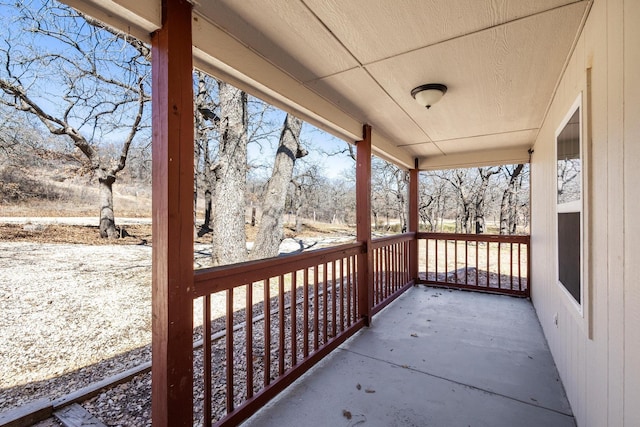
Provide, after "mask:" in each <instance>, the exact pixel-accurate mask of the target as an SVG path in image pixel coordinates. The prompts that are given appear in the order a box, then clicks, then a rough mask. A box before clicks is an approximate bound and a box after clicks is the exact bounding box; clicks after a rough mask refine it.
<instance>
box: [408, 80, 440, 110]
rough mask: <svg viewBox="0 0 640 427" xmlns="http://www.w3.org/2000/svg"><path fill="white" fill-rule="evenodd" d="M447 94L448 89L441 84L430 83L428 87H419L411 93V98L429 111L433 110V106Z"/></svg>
mask: <svg viewBox="0 0 640 427" xmlns="http://www.w3.org/2000/svg"><path fill="white" fill-rule="evenodd" d="M445 93H447V87H446V86H445V85H443V84H440V83H429V84H426V85H421V86H418V87H417V88H414V89H413V90H412V91H411V96H413V99H415V100H416V101H417V102H418V104H420V105H422V106H423V107H427V109H429V108H431V106H432V105H433V104H435V103H436V102H438V101H440V98H442V97H443V96H444V94H445Z"/></svg>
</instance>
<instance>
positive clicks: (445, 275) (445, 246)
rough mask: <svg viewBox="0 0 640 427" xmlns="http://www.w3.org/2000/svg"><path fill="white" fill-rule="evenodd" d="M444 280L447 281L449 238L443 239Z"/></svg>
mask: <svg viewBox="0 0 640 427" xmlns="http://www.w3.org/2000/svg"><path fill="white" fill-rule="evenodd" d="M444 281H445V283H449V239H444Z"/></svg>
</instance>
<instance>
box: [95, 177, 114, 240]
mask: <svg viewBox="0 0 640 427" xmlns="http://www.w3.org/2000/svg"><path fill="white" fill-rule="evenodd" d="M115 180H116V179H115V177H111V176H107V177H104V178H99V179H98V182H99V183H100V237H102V238H105V237H108V238H109V239H117V238H118V237H119V235H118V230H117V229H116V220H115V215H114V213H113V183H114V182H115Z"/></svg>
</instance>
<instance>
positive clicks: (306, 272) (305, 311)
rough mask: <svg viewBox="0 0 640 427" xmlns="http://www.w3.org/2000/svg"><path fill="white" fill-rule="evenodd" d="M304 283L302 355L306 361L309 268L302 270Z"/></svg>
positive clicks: (307, 353) (307, 348)
mask: <svg viewBox="0 0 640 427" xmlns="http://www.w3.org/2000/svg"><path fill="white" fill-rule="evenodd" d="M303 280H304V283H303V284H302V286H303V288H302V294H303V297H302V310H303V312H302V317H303V320H302V322H303V324H302V335H303V339H304V340H303V341H302V355H303V356H304V358H305V359H306V358H307V356H309V268H305V269H304V277H303Z"/></svg>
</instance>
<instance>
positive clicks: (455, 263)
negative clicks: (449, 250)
mask: <svg viewBox="0 0 640 427" xmlns="http://www.w3.org/2000/svg"><path fill="white" fill-rule="evenodd" d="M453 271H454V273H455V278H456V283H458V239H455V240H454V241H453Z"/></svg>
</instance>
